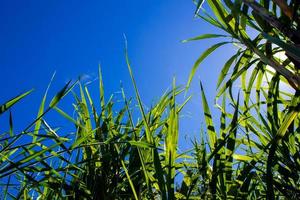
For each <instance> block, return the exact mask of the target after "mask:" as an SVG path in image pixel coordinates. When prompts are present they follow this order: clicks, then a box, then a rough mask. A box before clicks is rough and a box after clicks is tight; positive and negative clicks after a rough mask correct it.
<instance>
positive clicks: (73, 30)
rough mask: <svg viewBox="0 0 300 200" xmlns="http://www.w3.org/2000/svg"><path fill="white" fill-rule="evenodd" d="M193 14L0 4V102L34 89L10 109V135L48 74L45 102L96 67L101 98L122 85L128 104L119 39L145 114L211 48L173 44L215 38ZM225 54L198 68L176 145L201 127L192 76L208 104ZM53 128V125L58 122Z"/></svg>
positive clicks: (24, 120) (175, 4)
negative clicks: (102, 91) (126, 51)
mask: <svg viewBox="0 0 300 200" xmlns="http://www.w3.org/2000/svg"><path fill="white" fill-rule="evenodd" d="M194 10H195V5H194V4H193V3H192V0H190V1H189V0H178V1H171V0H163V1H162V0H151V1H137V0H126V1H121V0H116V1H103V0H97V1H96V0H89V1H79V0H72V1H70V0H69V1H61V0H51V1H40V0H28V1H20V0H19V1H17V0H9V1H1V2H0V69H1V75H2V76H1V79H0V86H1V94H0V102H1V103H3V102H4V101H6V100H8V99H9V98H11V97H13V96H15V95H17V94H19V93H21V92H24V91H26V90H29V89H31V88H34V89H35V91H34V93H33V94H32V95H30V96H29V97H27V98H26V99H24V100H23V102H22V103H21V104H18V105H17V106H15V107H14V108H13V109H12V111H13V116H14V121H15V127H16V129H19V130H21V129H22V128H24V127H25V126H26V125H27V124H28V123H29V122H30V121H32V120H33V119H34V117H35V116H36V114H37V111H38V107H39V103H40V101H41V98H42V95H43V93H44V90H45V89H46V87H47V84H48V83H49V81H50V78H51V76H52V73H53V72H54V71H56V73H57V76H56V78H55V80H54V82H53V87H52V88H51V93H50V95H51V94H52V95H53V94H54V93H55V92H56V91H58V90H59V89H60V88H61V87H62V86H63V85H64V83H65V82H66V81H68V80H69V79H76V78H77V77H78V76H80V75H85V76H86V77H88V79H90V80H93V79H94V78H96V76H97V70H98V64H99V63H101V66H102V70H103V76H104V84H105V89H106V93H113V92H117V91H119V90H120V81H122V82H123V85H124V87H125V90H126V91H127V93H128V95H129V96H130V95H131V96H133V93H132V91H133V90H132V85H131V81H130V78H129V74H128V71H127V66H126V64H125V57H124V38H123V34H126V36H127V39H128V48H129V57H130V60H131V62H132V68H133V70H134V75H135V78H136V81H137V84H138V88H139V90H140V92H141V95H142V100H143V101H144V102H145V103H146V104H147V105H148V106H150V105H151V102H152V100H155V99H157V98H158V97H159V95H161V94H162V92H163V91H165V90H166V89H167V88H168V87H170V86H171V81H172V78H173V76H176V78H177V82H178V83H179V84H185V83H186V81H187V78H188V74H189V72H190V69H191V67H192V65H193V63H194V62H195V60H196V59H197V57H198V56H199V55H200V54H201V52H202V51H204V50H205V49H206V48H208V47H209V46H210V45H211V44H213V43H214V41H201V42H190V43H185V44H183V43H181V42H180V41H181V40H183V39H187V38H190V37H193V36H196V35H199V34H203V33H212V32H213V33H216V30H215V29H212V27H211V26H210V25H208V24H207V23H205V22H204V21H202V20H200V19H197V20H196V19H194V18H193V13H194ZM228 51H232V47H231V46H228V47H225V48H223V49H222V50H218V51H217V52H216V53H214V54H213V56H212V57H210V58H209V59H207V60H206V61H205V62H204V63H203V65H202V66H201V67H200V70H199V71H198V73H197V76H196V77H195V78H196V79H194V81H193V84H192V89H191V93H193V94H195V96H194V98H193V99H192V101H191V102H190V103H189V105H188V106H187V108H186V109H185V110H184V113H183V114H187V113H190V114H189V115H191V118H188V117H186V119H185V121H186V122H185V123H184V124H183V126H182V127H183V128H182V129H183V132H182V133H181V134H182V135H181V138H183V137H184V135H187V134H197V133H198V132H199V127H200V125H201V118H202V117H201V116H200V115H202V114H201V104H200V98H199V84H198V83H199V79H198V76H199V77H200V79H201V80H202V81H203V83H204V87H205V89H206V91H207V95H208V97H209V99H210V100H211V103H213V101H212V100H213V97H214V95H215V88H216V86H215V82H216V79H217V76H218V73H219V71H220V69H221V67H222V63H224V60H225V59H226V58H227V57H228V56H229V55H228V54H227V52H228ZM224 52H226V53H224ZM97 86H98V85H97V83H95V84H92V85H91V86H90V89H91V91H92V92H93V91H94V92H98V90H97V89H98V88H97ZM97 94H98V93H95V95H97ZM66 101H68V99H66ZM0 118H1V119H0V127H5V125H4V124H7V122H8V118H7V116H6V117H5V116H3V117H0ZM54 126H61V124H59V121H58V122H55V124H54ZM1 132H2V130H1Z"/></svg>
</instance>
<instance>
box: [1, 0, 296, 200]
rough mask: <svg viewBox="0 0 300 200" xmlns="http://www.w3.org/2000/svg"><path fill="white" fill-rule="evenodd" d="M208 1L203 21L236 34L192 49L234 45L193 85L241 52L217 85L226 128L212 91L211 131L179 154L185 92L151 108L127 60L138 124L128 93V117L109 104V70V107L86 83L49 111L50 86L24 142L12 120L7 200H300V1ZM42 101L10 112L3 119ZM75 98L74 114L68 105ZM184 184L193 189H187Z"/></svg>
mask: <svg viewBox="0 0 300 200" xmlns="http://www.w3.org/2000/svg"><path fill="white" fill-rule="evenodd" d="M207 3H208V5H209V7H210V8H211V11H210V12H205V10H203V9H201V7H202V5H203V1H199V2H198V1H197V2H196V4H197V10H196V13H195V14H196V16H198V17H200V18H202V19H204V20H205V21H207V22H209V23H210V24H212V25H213V26H216V27H217V28H220V29H221V30H223V31H224V32H225V33H226V34H224V35H216V34H204V35H200V36H197V37H195V38H192V39H190V40H202V39H206V38H225V39H226V41H222V42H220V43H217V44H215V45H213V46H212V47H210V48H209V49H207V50H206V51H205V52H204V53H203V54H201V56H200V57H199V59H198V60H197V61H196V63H195V65H194V67H193V69H192V72H191V75H190V78H189V80H188V84H187V87H189V85H190V83H191V80H192V78H193V76H194V74H195V72H196V70H197V68H198V67H199V65H200V64H201V62H202V61H203V60H204V59H205V58H206V57H207V56H209V55H210V54H211V53H212V52H213V51H214V50H216V49H217V48H219V47H221V46H223V45H225V44H234V45H235V46H236V49H237V52H236V54H234V55H233V56H231V57H230V58H229V60H228V61H227V62H226V63H225V65H224V67H223V69H222V71H221V73H220V77H219V80H218V83H217V87H218V94H217V99H216V102H217V103H218V100H219V99H221V103H220V105H219V104H216V106H217V107H218V108H219V111H220V127H219V128H216V126H215V125H214V122H213V117H212V114H211V111H210V107H209V103H208V101H207V99H206V96H205V92H204V89H203V86H202V84H201V85H200V87H201V96H202V106H203V113H204V119H205V123H206V129H205V131H204V132H203V133H202V134H201V137H200V141H194V143H193V148H192V149H191V150H190V151H188V152H185V153H178V135H179V124H180V123H179V119H180V118H179V116H180V112H181V111H182V109H183V107H184V105H185V104H186V103H187V102H188V100H189V99H190V97H189V98H187V99H186V100H185V101H184V102H183V103H182V104H178V103H177V102H176V99H178V98H177V96H178V95H180V94H181V93H182V92H183V91H184V90H183V89H181V88H178V87H176V84H175V81H174V82H173V89H172V90H171V91H169V92H166V93H165V94H164V95H162V97H161V98H160V99H159V100H158V102H157V103H156V104H154V105H153V106H152V107H151V109H145V107H144V106H143V103H142V100H141V97H140V95H139V91H138V89H137V86H136V83H135V80H134V77H133V73H132V70H131V67H130V63H129V60H128V56H127V55H126V59H127V65H128V69H129V73H130V76H131V78H132V81H133V86H134V89H135V94H136V98H135V99H136V102H137V105H138V109H139V114H138V116H136V112H135V111H134V109H133V108H132V104H133V103H132V100H131V99H127V97H126V95H125V92H124V91H123V90H122V92H121V94H122V102H123V104H122V107H121V108H120V109H116V105H115V101H114V98H113V97H111V98H109V99H108V100H105V95H104V86H103V80H102V75H101V71H100V69H99V93H100V95H99V101H95V100H93V99H92V97H91V96H92V95H90V92H89V89H88V87H87V86H86V85H82V84H81V83H79V82H75V83H73V84H71V83H68V84H66V86H65V87H64V88H63V89H62V90H61V91H59V92H58V93H57V95H55V96H54V97H53V98H52V100H51V101H50V103H49V105H48V106H46V102H47V91H48V89H49V87H48V89H47V91H46V93H45V95H44V97H43V100H42V103H41V105H40V108H39V112H38V115H37V118H36V119H35V120H34V121H33V122H32V123H31V124H30V125H29V126H28V127H26V128H25V129H24V130H23V131H22V132H21V133H15V132H14V128H13V117H12V114H11V113H10V114H9V125H10V129H9V131H8V132H6V133H3V134H1V135H0V141H1V142H0V144H1V146H0V155H1V156H0V184H1V190H2V193H1V195H2V196H1V199H247V198H248V199H265V198H268V199H275V198H277V199H281V198H286V199H297V197H299V196H300V188H299V182H300V146H299V143H300V136H299V132H300V129H299V123H300V118H299V115H298V113H299V103H300V96H299V85H300V81H299V80H300V78H299V76H298V69H299V60H300V53H299V49H297V47H298V45H299V40H300V39H299V38H300V37H299V33H298V27H299V21H300V18H299V14H300V13H299V3H298V1H296V0H295V1H293V0H291V1H284V0H273V1H271V0H262V1H261V2H260V3H258V2H256V1H254V0H235V1H230V0H226V1H224V3H223V2H222V1H220V0H207ZM200 11H201V12H200ZM199 13H200V14H199ZM209 13H210V14H209ZM249 31H251V32H252V34H251V37H250V36H249V35H248V33H249ZM253 35H254V36H253ZM281 54H285V55H286V56H285V57H284V58H283V57H280V56H278V55H281ZM239 81H240V82H239ZM236 84H240V86H239V88H241V90H240V92H238V91H237V90H236V89H235V88H236V87H234V86H235V85H236ZM74 87H76V88H77V89H78V90H79V92H78V93H76V92H74V91H75V90H74ZM286 88H288V90H287V89H286ZM30 92H31V91H29V92H27V93H24V94H22V95H19V96H17V97H16V98H13V99H12V100H10V101H8V102H6V103H4V104H3V105H1V107H0V115H1V114H3V113H4V112H8V111H9V108H10V107H11V106H12V105H13V104H15V103H16V102H17V101H19V100H20V99H22V98H23V97H25V96H27V95H28V94H29V93H30ZM69 93H70V94H69ZM71 94H72V95H73V97H74V104H73V106H74V110H75V114H73V115H70V114H68V113H67V112H65V111H64V110H63V109H62V108H59V107H58V103H59V101H61V100H62V98H63V97H64V96H66V95H71ZM220 97H221V98H220ZM97 102H99V103H97ZM50 110H55V111H56V112H57V113H59V114H60V116H61V117H63V118H65V119H67V120H68V121H69V122H70V123H71V124H72V125H73V127H75V129H74V130H75V131H74V133H65V134H61V132H63V130H59V129H57V128H52V127H51V126H50V125H49V124H48V122H47V121H46V114H47V113H48V112H49V111H50ZM116 110H117V111H118V112H115V111H116ZM62 135H64V136H62ZM21 139H22V141H23V143H22V142H20V141H21ZM24 141H28V143H24ZM178 174H182V175H183V179H180V178H178V179H176V177H177V176H178ZM175 185H177V186H176V187H175Z"/></svg>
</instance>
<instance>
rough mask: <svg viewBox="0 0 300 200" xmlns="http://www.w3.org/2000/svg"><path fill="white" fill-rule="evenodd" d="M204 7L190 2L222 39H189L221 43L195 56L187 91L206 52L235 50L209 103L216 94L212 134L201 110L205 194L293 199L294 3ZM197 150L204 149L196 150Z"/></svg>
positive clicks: (278, 0) (299, 162) (296, 163)
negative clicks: (207, 174)
mask: <svg viewBox="0 0 300 200" xmlns="http://www.w3.org/2000/svg"><path fill="white" fill-rule="evenodd" d="M206 2H207V4H208V6H209V8H210V11H209V12H206V11H205V10H204V9H201V8H202V5H203V3H204V1H203V0H200V1H197V2H196V4H197V11H196V13H195V14H196V16H197V17H199V18H202V19H204V20H205V21H207V22H208V23H210V24H212V25H213V26H215V27H217V28H218V29H221V30H222V31H223V32H224V33H225V34H224V35H216V34H204V35H200V36H197V37H194V38H192V39H190V40H202V39H206V38H224V41H222V42H220V43H217V44H215V45H213V46H212V47H210V48H209V49H207V50H206V51H205V52H204V53H203V54H202V55H201V56H200V57H199V59H198V60H197V62H196V63H195V65H194V67H193V69H192V72H191V74H190V78H189V81H188V84H187V86H189V84H190V82H191V80H192V78H193V76H194V74H195V71H196V70H197V68H198V67H199V64H200V63H201V62H202V60H203V59H205V58H206V57H207V56H208V55H209V54H210V53H212V52H213V51H214V50H216V49H217V48H219V47H221V46H223V45H225V44H233V45H235V47H236V53H235V54H234V55H232V56H231V57H230V58H229V60H228V61H227V62H226V63H225V64H224V67H223V68H222V71H221V73H220V76H219V79H218V83H217V87H218V93H217V97H216V98H217V99H216V101H218V99H219V97H221V96H223V102H222V104H221V105H218V104H217V106H218V107H219V108H220V110H221V113H222V117H221V119H220V121H221V127H220V133H219V134H217V132H216V131H215V129H214V128H213V126H212V120H211V117H210V114H209V112H208V111H205V109H204V111H205V113H206V118H207V120H206V122H207V133H208V135H209V138H208V140H207V141H208V144H209V147H210V148H209V149H210V155H208V157H207V152H205V154H206V156H204V153H203V156H202V157H201V158H202V159H203V157H205V159H207V161H208V162H210V161H211V160H209V159H208V158H211V157H213V159H212V161H211V165H212V166H211V169H212V172H211V177H212V178H211V179H210V181H208V183H207V188H208V191H209V193H210V195H211V196H213V198H217V199H226V198H233V197H235V198H236V197H240V198H245V197H246V196H247V198H251V199H256V198H267V199H275V198H281V197H285V198H287V199H297V198H298V197H299V196H300V188H299V181H300V179H299V175H300V157H299V155H300V152H299V147H300V146H299V141H300V140H299V139H300V137H299V119H300V118H299V106H300V105H299V104H300V101H299V89H300V88H299V80H300V76H299V66H300V65H299V64H300V62H299V61H300V51H299V44H300V34H299V33H300V32H299V28H300V27H299V26H300V7H299V1H294V0H291V1H286V0H261V1H260V2H257V1H254V0H234V1H231V0H226V1H224V2H223V1H220V0H207V1H206ZM201 10H202V11H201ZM190 40H188V41H190ZM236 88H240V91H239V92H238V91H237V89H236ZM237 92H238V95H236V93H237ZM225 99H227V100H229V101H230V104H231V105H232V106H233V107H234V109H235V112H234V113H233V115H232V116H230V118H231V119H232V122H230V124H231V125H232V128H233V129H231V128H229V129H228V130H226V129H224V127H226V126H225V124H226V122H227V121H226V120H225V119H224V118H223V116H224V115H228V113H227V112H225V109H226V108H228V106H227V105H226V104H225V103H224V101H225ZM236 123H237V124H236ZM229 127H230V126H229ZM224 130H226V131H224ZM200 149H201V148H200ZM202 151H205V147H204V146H203V145H202ZM235 152H238V153H239V154H238V155H237V154H235ZM198 155H199V154H198ZM232 161H234V162H235V167H234V168H232V165H231V163H232ZM228 163H230V165H229V168H228ZM201 169H202V168H201ZM230 172H234V174H233V173H230ZM228 173H229V174H230V175H228Z"/></svg>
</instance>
